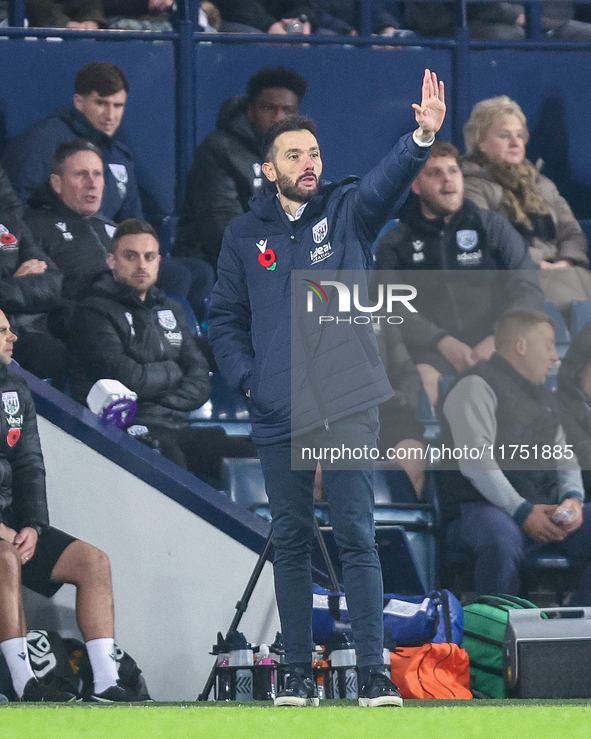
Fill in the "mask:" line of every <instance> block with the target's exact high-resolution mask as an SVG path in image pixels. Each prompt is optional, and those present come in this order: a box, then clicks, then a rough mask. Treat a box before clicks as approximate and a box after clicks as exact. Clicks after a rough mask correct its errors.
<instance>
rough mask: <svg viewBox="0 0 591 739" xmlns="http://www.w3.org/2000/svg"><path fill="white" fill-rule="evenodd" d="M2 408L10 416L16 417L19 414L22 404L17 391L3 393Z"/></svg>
mask: <svg viewBox="0 0 591 739" xmlns="http://www.w3.org/2000/svg"><path fill="white" fill-rule="evenodd" d="M2 407H3V408H4V412H5V413H8V415H9V416H15V415H16V414H17V413H18V412H19V409H20V407H21V404H20V401H19V398H18V393H17V392H16V390H13V391H11V392H8V393H2Z"/></svg>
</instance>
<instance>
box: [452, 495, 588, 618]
mask: <svg viewBox="0 0 591 739" xmlns="http://www.w3.org/2000/svg"><path fill="white" fill-rule="evenodd" d="M461 510H462V513H461V515H460V517H459V518H457V519H455V521H452V522H451V523H450V524H449V526H448V528H447V541H448V544H449V545H451V546H453V547H454V549H458V548H460V549H464V550H466V551H469V552H471V553H472V554H473V555H474V557H475V558H476V565H475V568H474V581H475V586H476V591H477V592H478V593H507V594H508V595H519V570H520V568H521V564H522V562H523V559H524V557H525V556H526V555H527V554H529V553H531V552H535V551H547V552H557V553H560V554H564V555H565V556H567V557H577V558H581V559H588V560H589V562H590V564H589V565H587V567H586V568H585V570H584V571H583V574H582V576H581V580H580V582H579V587H578V590H577V592H576V593H575V595H574V597H573V605H579V606H591V504H590V503H585V504H584V506H583V523H582V525H581V526H580V527H579V528H578V529H577V530H576V531H574V532H573V533H572V534H571V535H570V536H568V537H567V538H566V539H565V540H564V541H561V542H555V543H553V544H541V543H538V542H536V541H534V540H533V539H531V538H530V537H529V536H527V534H526V533H525V532H524V531H523V530H522V529H521V528H520V527H519V526H518V525H517V524H516V523H515V521H514V520H513V519H512V518H511V516H509V515H508V514H507V513H505V511H502V510H501V509H500V508H497V507H496V506H493V505H490V504H489V503H485V502H484V501H478V502H474V503H462V505H461Z"/></svg>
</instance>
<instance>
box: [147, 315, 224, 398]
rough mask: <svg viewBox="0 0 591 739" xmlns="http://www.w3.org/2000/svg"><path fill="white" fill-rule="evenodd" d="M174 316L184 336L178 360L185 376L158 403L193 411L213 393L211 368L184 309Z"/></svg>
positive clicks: (161, 396)
mask: <svg viewBox="0 0 591 739" xmlns="http://www.w3.org/2000/svg"><path fill="white" fill-rule="evenodd" d="M174 314H175V317H176V320H177V324H178V327H179V328H180V330H181V332H182V334H183V343H182V345H181V353H180V356H179V359H178V364H179V367H180V368H181V370H182V371H183V376H182V379H181V381H180V382H179V383H177V385H175V387H174V388H171V389H169V390H167V391H166V392H165V393H163V394H162V395H160V396H159V397H158V398H157V403H158V405H162V406H164V407H165V408H172V409H173V410H177V411H192V410H195V409H196V408H200V407H201V406H202V405H203V403H205V401H206V400H207V399H208V398H209V395H210V393H211V383H210V381H209V367H208V365H207V361H206V359H205V357H204V356H203V354H201V352H200V351H199V349H198V348H197V344H196V342H195V338H194V337H193V335H192V334H191V332H190V331H189V327H188V326H187V323H186V321H185V317H184V315H183V314H182V309H180V310H178V311H175V312H174Z"/></svg>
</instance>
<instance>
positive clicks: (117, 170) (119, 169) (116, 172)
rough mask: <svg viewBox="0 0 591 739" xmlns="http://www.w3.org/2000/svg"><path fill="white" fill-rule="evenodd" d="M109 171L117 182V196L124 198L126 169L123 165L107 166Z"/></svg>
mask: <svg viewBox="0 0 591 739" xmlns="http://www.w3.org/2000/svg"><path fill="white" fill-rule="evenodd" d="M109 169H110V170H111V174H112V175H113V177H114V178H115V180H116V182H117V190H119V195H121V197H122V198H124V197H125V196H126V194H127V181H128V179H129V177H128V175H127V167H126V166H125V164H109Z"/></svg>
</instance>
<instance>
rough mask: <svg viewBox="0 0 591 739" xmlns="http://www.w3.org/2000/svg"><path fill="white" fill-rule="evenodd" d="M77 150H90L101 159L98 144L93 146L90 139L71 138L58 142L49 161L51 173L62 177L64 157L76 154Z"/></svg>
mask: <svg viewBox="0 0 591 739" xmlns="http://www.w3.org/2000/svg"><path fill="white" fill-rule="evenodd" d="M78 151H92V152H93V153H94V154H96V155H97V156H98V157H99V159H100V160H101V162H102V161H103V157H102V154H101V150H100V149H99V148H98V146H95V145H94V144H91V143H90V141H85V140H84V139H72V141H66V143H65V144H60V145H59V146H58V147H57V149H56V150H55V152H54V155H53V159H52V161H51V173H52V174H57V175H59V176H60V177H62V176H63V174H64V171H65V166H64V164H65V161H66V159H68V157H71V156H72V154H76V152H78Z"/></svg>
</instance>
